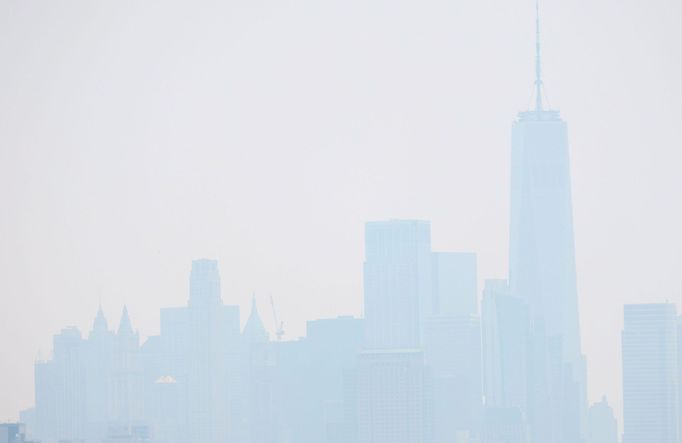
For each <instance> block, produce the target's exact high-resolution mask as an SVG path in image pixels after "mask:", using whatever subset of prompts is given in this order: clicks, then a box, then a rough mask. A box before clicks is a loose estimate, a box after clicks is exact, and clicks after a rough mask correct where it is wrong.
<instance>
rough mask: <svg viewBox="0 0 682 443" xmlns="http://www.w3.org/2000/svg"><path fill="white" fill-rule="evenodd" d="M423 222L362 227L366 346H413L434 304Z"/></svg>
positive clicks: (426, 228)
mask: <svg viewBox="0 0 682 443" xmlns="http://www.w3.org/2000/svg"><path fill="white" fill-rule="evenodd" d="M431 272H432V271H431V230H430V225H429V223H428V222H425V221H416V220H391V221H385V222H369V223H367V224H366V226H365V264H364V286H365V296H364V303H365V319H366V323H365V344H366V347H367V348H371V349H415V348H418V347H419V345H420V335H421V331H420V323H421V321H423V319H424V318H425V317H426V316H428V315H430V314H431V312H432V308H433V303H432V298H433V293H432V291H431V278H432V276H431Z"/></svg>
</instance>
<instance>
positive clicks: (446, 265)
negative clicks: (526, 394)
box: [422, 252, 482, 442]
mask: <svg viewBox="0 0 682 443" xmlns="http://www.w3.org/2000/svg"><path fill="white" fill-rule="evenodd" d="M432 269H433V272H432V276H433V283H432V290H433V305H434V309H433V311H432V314H431V315H430V316H427V317H426V318H425V320H424V325H423V327H422V329H423V340H422V347H423V351H424V365H425V367H426V368H427V376H428V383H427V384H426V395H425V410H426V411H428V413H427V414H425V419H426V420H427V425H426V429H427V436H428V438H429V439H430V440H431V441H434V442H438V441H456V439H457V438H458V437H459V436H463V435H466V436H471V437H472V438H473V436H474V435H478V432H479V428H480V420H481V408H482V387H481V327H480V321H479V318H478V315H477V313H478V308H477V295H476V287H477V274H476V254H473V253H464V252H434V253H433V255H432Z"/></svg>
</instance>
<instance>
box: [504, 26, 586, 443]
mask: <svg viewBox="0 0 682 443" xmlns="http://www.w3.org/2000/svg"><path fill="white" fill-rule="evenodd" d="M539 23H540V21H539V13H538V18H537V19H536V37H537V40H536V63H535V106H534V109H533V110H530V111H526V112H521V113H519V116H518V119H517V120H516V121H515V122H514V124H513V127H512V156H511V214H510V239H509V241H510V256H509V282H510V289H511V294H512V295H513V296H516V297H519V298H521V299H523V300H525V301H526V303H527V306H528V310H529V318H530V322H531V325H532V331H531V333H532V334H533V339H532V343H533V346H532V348H531V352H533V354H532V355H531V356H530V357H531V358H530V361H531V362H532V364H531V366H530V368H529V370H530V372H529V375H528V378H529V380H533V382H534V383H535V386H532V387H531V390H532V391H533V392H534V395H533V396H531V397H530V398H529V401H530V402H531V404H530V406H531V407H530V409H529V421H530V427H531V439H532V440H534V441H571V440H572V439H573V435H574V433H578V434H580V435H582V436H583V437H584V433H585V421H586V415H587V399H586V397H587V395H586V385H587V384H586V375H585V362H584V357H583V355H582V350H581V345H580V328H579V319H578V297H577V289H576V270H575V252H574V238H573V216H572V202H571V178H570V168H569V154H568V135H567V129H566V123H565V122H564V121H563V120H562V119H561V118H560V116H559V113H558V111H553V110H549V109H546V108H545V104H544V103H543V100H542V91H543V81H542V76H541V63H540V39H539V35H540V25H539ZM557 349H561V353H560V354H559V355H556V350H557ZM548 359H552V360H553V362H550V361H549V360H548ZM557 359H558V360H557ZM550 370H554V371H558V372H561V374H559V373H558V372H557V373H550V372H547V371H550ZM569 385H574V386H575V389H576V392H574V393H569V392H568V391H567V390H570V389H573V388H570V387H569ZM573 399H575V401H576V402H577V403H578V404H577V405H571V406H569V405H567V404H566V401H570V402H573V401H574V400H573ZM574 406H575V407H577V408H578V409H579V411H578V412H577V415H576V420H577V423H568V422H567V420H566V419H565V418H562V417H567V416H570V417H573V416H574V415H575V414H574ZM566 408H569V409H566ZM548 423H554V424H553V425H548ZM559 424H561V428H560V429H557V426H558V425H559Z"/></svg>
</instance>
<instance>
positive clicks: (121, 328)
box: [118, 305, 135, 335]
mask: <svg viewBox="0 0 682 443" xmlns="http://www.w3.org/2000/svg"><path fill="white" fill-rule="evenodd" d="M121 334H126V335H135V332H134V331H133V326H132V324H131V323H130V317H129V316H128V306H126V305H123V313H122V314H121V322H120V323H119V325H118V335H121Z"/></svg>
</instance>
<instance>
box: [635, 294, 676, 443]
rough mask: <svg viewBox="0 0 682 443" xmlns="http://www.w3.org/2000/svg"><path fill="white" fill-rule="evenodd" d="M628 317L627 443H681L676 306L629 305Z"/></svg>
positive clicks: (665, 304)
mask: <svg viewBox="0 0 682 443" xmlns="http://www.w3.org/2000/svg"><path fill="white" fill-rule="evenodd" d="M624 315H625V319H624V320H625V323H624V327H623V426H624V433H623V443H645V442H647V443H650V442H656V443H677V441H678V423H677V419H678V417H677V408H678V403H677V395H678V393H677V389H678V380H677V318H676V316H677V314H676V309H675V305H673V304H669V303H661V304H640V305H625V310H624Z"/></svg>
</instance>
